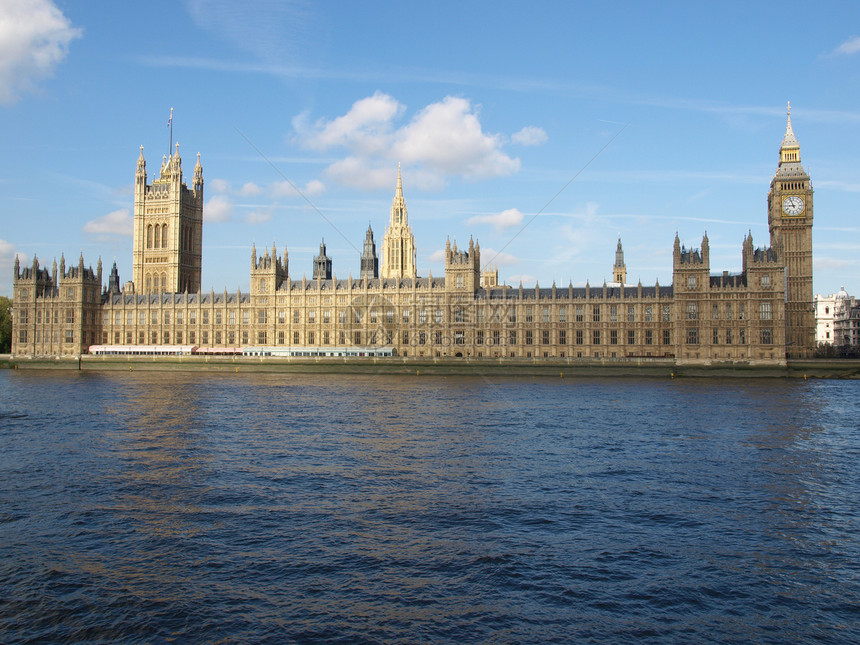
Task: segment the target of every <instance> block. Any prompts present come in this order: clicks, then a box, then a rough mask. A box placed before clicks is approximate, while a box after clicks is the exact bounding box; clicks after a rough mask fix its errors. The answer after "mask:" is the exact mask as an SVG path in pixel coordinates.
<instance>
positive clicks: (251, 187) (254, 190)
mask: <svg viewBox="0 0 860 645" xmlns="http://www.w3.org/2000/svg"><path fill="white" fill-rule="evenodd" d="M262 190H263V189H262V188H260V187H259V186H258V185H257V184H255V183H253V182H251V181H249V182H248V183H246V184H244V185H243V186H242V187H241V188H240V189H239V194H240V195H244V196H250V195H259V194H260V193H261V192H262Z"/></svg>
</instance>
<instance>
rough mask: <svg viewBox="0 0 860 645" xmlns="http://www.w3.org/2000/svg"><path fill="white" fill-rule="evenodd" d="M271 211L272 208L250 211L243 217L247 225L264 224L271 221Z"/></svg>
mask: <svg viewBox="0 0 860 645" xmlns="http://www.w3.org/2000/svg"><path fill="white" fill-rule="evenodd" d="M272 210H273V208H272V207H269V208H267V209H265V210H255V211H252V212H250V213H248V215H247V216H246V217H245V221H246V222H248V224H262V223H264V222H268V221H269V220H270V219H272Z"/></svg>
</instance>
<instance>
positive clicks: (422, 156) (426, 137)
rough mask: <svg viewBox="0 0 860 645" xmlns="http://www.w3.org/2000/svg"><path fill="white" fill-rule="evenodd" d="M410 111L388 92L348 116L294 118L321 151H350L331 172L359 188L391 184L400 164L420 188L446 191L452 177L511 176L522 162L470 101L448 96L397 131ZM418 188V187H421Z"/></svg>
mask: <svg viewBox="0 0 860 645" xmlns="http://www.w3.org/2000/svg"><path fill="white" fill-rule="evenodd" d="M404 111H405V107H404V106H403V105H402V104H401V103H399V102H398V101H397V100H396V99H394V98H393V97H391V96H388V95H387V94H383V93H381V92H376V93H375V94H374V95H373V96H370V97H367V98H364V99H361V100H359V101H356V102H355V103H354V104H353V105H352V107H351V108H350V110H349V111H348V112H347V113H346V114H345V115H343V116H340V117H337V118H335V119H332V120H325V119H320V120H318V121H316V122H315V123H313V124H309V122H308V116H307V114H302V115H299V116H298V117H296V118H295V119H293V128H294V130H295V132H296V138H297V140H298V141H300V142H301V143H302V144H303V145H304V146H306V147H308V148H312V149H315V150H329V149H332V148H344V149H346V151H347V155H346V156H345V157H344V158H342V159H340V160H338V161H336V162H334V163H333V164H331V165H330V166H329V168H328V169H327V170H326V173H327V174H328V176H329V177H331V178H332V179H333V180H334V181H336V182H338V183H340V184H343V185H347V186H352V187H357V188H364V189H371V190H373V189H377V188H381V187H388V186H390V185H391V181H392V179H391V178H392V175H393V170H392V167H393V165H394V164H395V163H397V162H400V161H402V162H403V163H404V165H408V166H410V170H409V172H410V174H411V176H413V177H420V185H422V186H424V187H433V188H440V187H442V186H444V184H445V182H446V179H447V178H449V177H451V176H460V177H463V178H465V179H469V180H479V179H487V178H491V177H500V176H506V175H510V174H512V173H515V172H517V171H518V170H519V169H520V160H519V159H516V158H511V157H509V156H508V155H507V154H505V153H504V152H503V151H502V144H503V140H502V137H501V136H500V135H495V134H488V133H486V132H484V131H483V128H482V126H481V122H480V120H479V118H478V110H477V109H476V108H475V107H473V106H472V104H471V103H470V101H469V100H468V99H464V98H458V97H452V96H448V97H446V98H444V99H443V100H442V101H440V102H438V103H431V104H430V105H428V106H426V107H425V108H423V109H421V110H420V111H419V112H418V113H417V114H416V115H415V116H414V117H413V118H412V120H411V121H410V122H409V123H407V124H405V125H402V126H399V127H397V125H396V119H398V118H399V117H400V116H401V115H402V114H403V113H404ZM416 185H418V184H416Z"/></svg>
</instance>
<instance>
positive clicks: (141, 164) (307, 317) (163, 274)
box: [12, 108, 815, 364]
mask: <svg viewBox="0 0 860 645" xmlns="http://www.w3.org/2000/svg"><path fill="white" fill-rule="evenodd" d="M812 219H813V190H812V185H811V184H810V178H809V175H808V173H807V172H806V171H804V169H803V166H802V165H801V160H800V146H799V144H798V142H797V139H796V138H795V135H794V131H793V129H792V124H791V111H790V108H789V112H788V118H787V125H786V130H785V135H784V137H783V140H782V143H781V145H780V149H779V165H778V168H777V170H776V173H775V175H774V177H773V179H772V181H771V184H770V190H769V193H768V225H769V229H770V240H769V244H768V245H767V246H764V247H756V246H755V245H754V244H753V240H752V235H751V234H747V235H746V236H745V237H744V239H743V243H742V245H741V255H742V270H741V271H740V272H739V273H729V272H727V271H724V272H721V273H720V272H712V270H711V266H710V258H709V248H708V237H707V234H706V235H705V236H704V237H703V239H702V240H701V245H700V246H699V247H698V248H687V247H686V246H682V244H681V241H680V239H679V238H678V235H677V234H676V235H675V241H674V250H673V274H672V284H671V285H660V284H654V285H653V286H643V285H642V284H641V283H640V284H635V285H631V284H628V283H627V279H626V276H627V271H626V266H625V263H624V252H623V249H622V245H621V240H620V239H619V241H618V246H617V249H616V252H615V263H614V266H613V282H612V283H609V284H606V283H604V284H602V285H600V286H591V285H588V284H586V286H585V287H573V286H572V285H568V286H557V285H555V284H553V285H552V287H549V288H546V287H543V288H542V287H539V286H535V287H534V288H524V287H523V286H522V285H520V286H518V287H511V286H507V285H504V284H500V283H499V280H498V272H497V271H495V270H490V269H488V268H487V267H483V266H482V264H481V249H480V245H479V244H478V243H476V242H473V241H471V240H470V241H469V244H468V246H466V247H465V248H458V246H457V245H456V244H451V243H450V241H449V242H448V243H447V244H446V247H445V273H444V275H441V276H433V275H427V276H420V275H419V272H418V267H417V262H416V258H417V256H416V251H415V249H416V247H415V239H414V236H413V234H412V229H411V226H410V224H409V218H408V212H407V209H406V201H405V199H404V196H403V184H402V178H401V173H400V170H399V169H398V173H397V183H396V188H395V192H394V200H393V203H392V205H391V210H390V214H389V220H388V226H387V228H386V230H385V234H384V236H383V238H382V244H381V253H378V252H377V246H376V241H375V239H374V234H373V231H372V229H371V228H370V227H368V230H367V234H366V237H365V240H364V245H363V252H362V254H361V270H360V275H359V276H358V277H355V278H354V277H351V276H350V277H349V278H340V277H336V276H335V275H333V273H332V261H331V258H329V257H328V256H327V254H326V248H325V244H322V245H321V247H320V252H319V255H318V256H317V257H316V258H315V259H314V263H313V272H312V274H311V276H310V277H308V276H307V275H302V276H301V277H300V278H299V277H297V276H296V275H295V274H291V272H290V267H289V258H288V252H287V249H286V248H284V249H283V252H282V253H279V252H278V249H277V248H276V247H274V246H273V247H272V248H271V249H265V250H264V251H263V252H262V253H261V252H260V251H258V250H257V249H256V248H254V247H252V248H251V254H250V255H251V257H250V265H249V270H250V290H249V291H248V292H247V293H246V292H243V291H235V292H228V291H226V290H225V291H223V292H215V291H209V292H202V291H201V266H202V260H203V221H204V218H203V168H202V166H201V163H200V156H199V155H198V156H197V163H196V165H195V167H194V172H193V179H192V182H191V186H190V187H189V186H188V185H187V184H186V183H185V181H184V179H183V172H182V159H181V157H180V155H179V146H178V145H177V146H176V150H175V152H174V153H173V154H172V155H171V156H170V157H169V158H165V159H164V160H163V161H162V164H161V168H160V170H159V172H158V176H157V177H155V178H153V180H152V182H151V183H149V180H148V178H147V168H146V160H145V158H144V155H143V148H141V150H140V156H139V158H138V161H137V170H136V174H135V190H134V250H133V253H134V257H133V275H132V280H131V281H129V282H127V283H125V285H121V284H120V279H119V275H118V273H117V269H116V264H115V263H114V265H113V268H112V269H111V271H110V272H109V274H108V275H107V284H106V285H105V284H104V280H103V279H104V274H103V267H102V263H101V260H99V262H98V264H97V267H96V269H95V270H93V269H92V267H91V266H90V267H87V266H85V264H84V259H83V257H80V258H79V259H78V260H77V262H76V263H67V262H66V261H65V259H64V258H61V259H60V263H59V266H58V265H57V262H56V261H54V263H53V265H52V266H51V267H50V268H48V267H43V266H41V265H40V263H39V261H38V260H37V259H36V258H34V259H33V261H32V263H31V265H29V266H22V265H21V263H20V262H19V260H18V259H17V258H16V260H15V266H14V285H13V288H14V311H13V344H12V353H13V354H14V355H18V356H22V357H23V356H31V357H38V356H64V355H71V356H79V355H81V354H86V353H96V350H98V351H102V352H104V351H105V350H110V349H111V348H113V349H114V350H115V351H116V352H117V353H123V352H124V353H131V354H134V353H148V352H150V351H156V352H157V351H159V350H160V351H162V352H164V351H165V350H166V349H169V348H173V347H176V348H181V347H185V348H188V349H189V351H193V353H200V354H210V355H211V354H226V355H230V354H233V355H235V354H241V353H244V354H249V353H250V354H255V355H257V354H262V355H275V356H277V355H282V356H301V355H315V356H370V355H378V353H376V351H375V350H377V349H379V348H386V350H387V353H385V354H384V355H389V356H398V357H406V358H407V359H408V358H410V357H416V358H421V357H424V358H450V359H456V358H459V357H463V358H473V359H481V358H485V359H492V358H495V359H503V358H504V359H532V360H542V359H555V360H566V361H575V360H577V359H592V360H593V359H629V358H632V357H635V358H637V359H647V358H648V357H655V358H656V357H664V358H665V357H669V358H674V360H675V361H677V362H679V363H681V362H691V363H705V364H707V363H738V362H741V363H751V362H770V363H784V362H785V361H786V359H790V358H803V357H808V356H810V355H811V353H812V351H813V349H814V338H815V321H814V313H813V292H812ZM380 255H381V258H380Z"/></svg>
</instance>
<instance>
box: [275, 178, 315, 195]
mask: <svg viewBox="0 0 860 645" xmlns="http://www.w3.org/2000/svg"><path fill="white" fill-rule="evenodd" d="M299 191H301V194H303V195H305V197H312V196H314V195H321V194H322V193H324V192H325V184H324V183H323V182H321V181H319V180H318V179H313V180H311V181H309V182H308V183H307V184H305V187H304V188H298V187H297V186H295V185H294V184H293V183H292V182H290V181H287V180H284V181H277V182H275V183H273V184H272V186H271V192H272V196H273V197H300V196H301V195H300V193H299Z"/></svg>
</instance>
